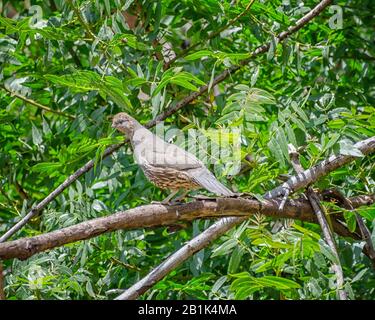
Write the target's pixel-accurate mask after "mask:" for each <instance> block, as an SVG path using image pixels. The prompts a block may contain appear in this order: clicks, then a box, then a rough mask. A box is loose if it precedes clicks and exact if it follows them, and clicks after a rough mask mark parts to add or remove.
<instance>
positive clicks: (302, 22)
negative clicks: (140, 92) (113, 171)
mask: <svg viewBox="0 0 375 320" xmlns="http://www.w3.org/2000/svg"><path fill="white" fill-rule="evenodd" d="M331 1H332V0H323V1H322V2H320V3H319V4H318V5H317V6H316V7H315V8H314V9H313V10H311V11H310V12H309V13H307V14H306V15H305V16H304V17H302V18H301V19H299V20H298V21H297V22H296V24H295V25H294V26H291V27H289V28H288V30H287V31H284V32H282V33H280V34H279V36H278V39H279V40H280V41H281V40H284V39H285V38H287V37H288V36H289V35H291V34H292V33H294V32H296V31H298V30H299V29H300V28H302V27H303V26H304V25H305V24H307V23H308V22H309V21H311V20H312V19H313V18H314V17H315V16H317V15H318V14H319V13H320V12H322V11H323V10H324V8H325V7H326V6H328V4H329V3H330V2H331ZM269 47H270V44H269V43H268V44H265V45H263V46H260V47H258V48H257V49H256V50H255V51H254V52H253V53H252V54H250V58H248V59H245V60H242V61H240V64H239V65H238V66H232V67H230V68H229V69H226V70H224V72H222V73H221V74H219V75H218V76H217V77H216V78H215V79H214V81H213V83H212V85H216V84H218V83H220V82H222V81H224V80H225V79H226V78H227V77H228V76H229V75H230V74H231V73H233V72H235V71H237V70H239V69H240V68H242V67H243V66H244V65H246V64H248V63H249V62H250V61H251V59H252V58H254V57H255V56H257V55H259V54H261V53H264V52H266V51H267V50H268V49H269ZM207 90H208V84H206V85H204V86H202V87H200V88H199V90H198V91H196V92H193V93H191V94H190V95H188V96H186V97H185V98H184V99H182V100H180V101H179V102H178V103H177V104H175V105H172V106H170V107H169V108H168V109H166V110H165V111H164V112H162V113H161V114H159V115H158V116H157V117H155V118H154V119H153V120H151V121H149V122H148V123H147V124H146V125H145V126H146V128H151V127H153V126H155V125H156V123H157V122H159V121H163V120H164V119H166V118H167V117H169V116H170V115H172V114H174V113H176V112H177V111H178V110H180V109H181V108H183V107H185V106H186V105H188V104H189V103H190V102H192V101H193V100H195V99H196V98H197V97H199V96H201V95H202V94H204V93H205V92H206V91H207ZM125 143H126V142H124V143H122V144H118V145H113V146H110V147H108V148H107V149H106V150H105V151H104V153H103V156H102V159H104V158H105V157H107V156H109V155H110V154H112V153H113V152H115V151H116V150H118V149H119V148H120V147H121V146H123V145H124V144H125ZM94 164H95V161H94V160H90V161H89V162H87V163H86V164H85V165H84V166H83V167H81V168H80V169H78V170H77V171H76V172H74V173H73V174H72V175H71V176H69V177H68V178H67V179H66V180H65V181H64V182H63V183H62V184H60V185H59V186H58V187H57V188H56V189H55V190H54V191H53V192H52V193H50V194H49V195H48V196H47V197H46V198H44V199H43V200H42V201H41V202H40V203H38V204H37V205H35V207H34V208H33V209H32V210H30V211H29V212H28V213H27V215H26V216H25V217H24V218H22V219H21V220H20V221H19V222H18V223H16V225H14V226H13V227H12V228H11V229H9V230H8V231H7V232H6V233H5V234H4V235H3V236H2V237H0V243H1V242H4V241H6V240H7V239H9V238H10V237H11V236H12V235H13V234H14V233H16V232H17V231H18V230H20V229H21V228H22V227H23V226H24V225H25V224H26V223H27V222H28V221H29V220H30V219H31V218H32V217H34V216H35V215H36V214H37V213H38V212H39V211H40V210H42V209H44V208H45V206H46V205H47V204H48V203H50V202H51V201H52V200H53V199H55V198H56V197H57V196H58V195H59V194H60V193H61V192H63V191H64V190H65V189H66V188H67V187H69V186H70V185H71V184H72V183H73V182H74V181H76V180H77V179H78V178H79V177H80V176H81V175H83V174H85V173H86V172H88V171H89V170H90V169H92V168H93V167H94Z"/></svg>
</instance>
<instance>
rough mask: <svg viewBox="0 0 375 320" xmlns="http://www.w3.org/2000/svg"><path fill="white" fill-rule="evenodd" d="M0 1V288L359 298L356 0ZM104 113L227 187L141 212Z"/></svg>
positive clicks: (62, 295) (373, 213)
mask: <svg viewBox="0 0 375 320" xmlns="http://www.w3.org/2000/svg"><path fill="white" fill-rule="evenodd" d="M0 12H1V15H0V122H1V124H0V237H1V236H2V238H0V259H2V261H1V260H0V267H1V264H2V268H3V276H1V272H0V297H2V296H3V298H7V299H114V298H116V297H118V298H121V297H122V298H139V299H254V300H256V299H261V300H264V299H374V298H375V292H374V288H375V271H374V266H375V255H374V253H375V251H374V246H375V231H374V230H375V228H374V226H375V223H374V220H375V174H374V172H375V171H374V167H375V161H374V160H375V155H374V151H375V138H374V137H375V70H374V67H375V63H374V62H375V42H374V36H373V35H374V28H375V20H374V19H373V13H374V12H375V2H374V1H372V0H349V1H343V0H342V1H341V0H336V1H330V0H322V1H319V0H306V1H304V2H302V1H298V0H284V1H281V0H277V1H276V0H275V1H264V0H235V1H232V0H231V1H229V0H224V1H213V0H206V1H203V0H202V1H201V0H179V1H175V0H157V1H147V0H126V1H125V0H95V1H87V0H67V1H62V0H25V1H7V0H5V1H2V7H1V6H0ZM118 112H126V113H128V114H130V115H131V116H132V117H134V118H135V119H137V120H138V121H139V122H140V123H141V124H143V125H145V126H146V127H148V128H150V130H151V131H153V132H156V133H159V132H158V130H159V129H160V128H161V129H160V130H162V133H163V138H164V139H166V140H167V141H169V142H173V143H176V144H179V145H180V146H182V147H185V148H187V149H189V148H194V146H196V147H197V149H198V151H199V152H198V156H202V155H203V157H204V156H205V155H206V154H208V155H209V156H208V157H207V158H208V160H207V159H201V160H203V161H205V162H206V164H207V167H208V168H209V169H210V170H211V171H212V172H213V173H214V174H215V176H216V177H217V178H218V180H220V181H221V182H222V183H223V184H225V185H226V186H227V187H229V188H230V189H231V190H233V191H234V192H236V193H239V196H238V197H237V198H233V199H232V198H218V199H215V198H212V197H213V196H212V194H210V193H208V192H205V191H202V190H200V191H193V192H191V193H190V196H192V195H193V196H194V195H195V196H197V199H194V198H187V199H186V201H187V203H186V204H180V205H176V206H173V205H172V206H164V207H162V206H160V205H156V204H155V205H153V204H151V203H152V201H160V200H162V199H164V198H165V197H166V196H167V195H168V192H166V191H163V190H161V189H159V188H157V187H155V186H154V185H153V184H151V183H150V182H149V181H148V179H147V178H146V176H145V175H144V173H143V172H142V170H141V169H140V168H139V166H138V165H137V164H136V163H135V162H134V159H133V154H132V149H131V146H130V144H128V143H127V141H126V137H124V135H122V134H120V133H119V132H117V131H116V130H114V129H113V128H112V127H111V121H112V120H111V119H112V117H113V116H114V115H115V114H116V113H118ZM160 130H159V131H160ZM191 132H194V133H195V134H196V137H195V136H194V137H195V138H194V137H193V138H191V137H190V139H187V140H185V139H183V138H182V139H180V138H181V136H182V137H186V136H189V135H191ZM186 141H188V142H186ZM223 141H227V142H226V143H224V142H223ZM236 141H237V142H238V143H236ZM206 143H208V144H209V146H210V147H207V145H206ZM190 144H192V145H194V146H192V145H190ZM215 145H220V148H221V149H220V154H218V153H217V150H216V149H215V147H214V146H215ZM215 150H216V151H215ZM215 152H216V153H215ZM212 159H214V161H213V160H212ZM236 159H238V160H239V163H238V164H239V167H238V170H237V171H235V172H233V171H231V170H230V166H229V165H228V164H231V163H233V160H236ZM298 174H299V175H298ZM296 177H297V178H296ZM293 179H294V180H293ZM285 181H287V183H285ZM279 186H282V188H281V187H279ZM280 190H281V191H280ZM202 194H204V195H205V196H209V197H211V198H212V199H204V198H199V195H202ZM178 211H180V212H181V215H180V216H176V212H178ZM223 217H226V218H223ZM228 217H229V218H228ZM22 219H23V220H22ZM217 220H218V221H217ZM20 221H21V222H20ZM14 226H16V227H14ZM9 230H11V231H9ZM196 237H198V238H196ZM199 237H200V238H199ZM330 239H331V240H330ZM198 240H199V241H200V240H202V241H201V242H199V241H198ZM194 241H195V242H194ZM187 244H191V247H189V246H187ZM189 248H192V249H191V250H190V251H189ZM168 263H170V266H168ZM155 267H157V268H156V269H155V270H154V271H153V272H154V273H151V274H150V272H151V270H152V269H153V268H155ZM0 270H1V268H0ZM341 277H342V279H341ZM151 278H152V279H153V280H152V279H151ZM142 279H143V280H142ZM142 281H143V282H142ZM2 282H3V283H2ZM136 286H139V287H141V288H142V290H140V291H139V292H138V291H136V290H135V289H134V291H133V289H132V288H135V287H136ZM129 288H130V289H129ZM137 288H138V287H137ZM125 289H129V290H128V291H123V290H125ZM136 292H138V293H136ZM119 295H120V296H119Z"/></svg>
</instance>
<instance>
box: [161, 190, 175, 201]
mask: <svg viewBox="0 0 375 320" xmlns="http://www.w3.org/2000/svg"><path fill="white" fill-rule="evenodd" d="M177 192H178V190H173V191H172V192H171V193H170V195H169V196H168V197H166V198H165V199H164V200H163V201H162V202H161V204H169V202H170V200H171V199H172V198H173V197H174V196H175V195H176V194H177Z"/></svg>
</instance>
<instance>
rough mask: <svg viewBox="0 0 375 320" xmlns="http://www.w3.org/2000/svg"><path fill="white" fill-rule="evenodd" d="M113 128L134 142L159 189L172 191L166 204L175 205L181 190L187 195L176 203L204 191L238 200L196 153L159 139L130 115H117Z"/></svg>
mask: <svg viewBox="0 0 375 320" xmlns="http://www.w3.org/2000/svg"><path fill="white" fill-rule="evenodd" d="M112 128H115V129H117V130H118V131H120V132H121V133H123V134H125V136H127V138H128V139H129V140H130V143H131V146H132V149H133V155H134V159H135V162H136V163H137V164H138V165H139V166H140V168H141V169H142V171H143V172H144V174H145V176H146V177H147V178H148V179H149V180H150V181H151V182H152V183H153V184H154V185H156V186H157V187H159V188H161V189H169V190H170V191H171V193H170V195H169V196H168V197H167V198H166V199H164V200H163V201H162V202H161V203H162V204H170V203H172V202H170V200H171V199H172V198H173V197H174V196H175V195H176V194H177V193H178V192H179V191H180V190H183V191H184V193H183V195H182V196H180V197H179V198H176V199H175V200H174V201H175V202H176V201H180V200H182V199H183V197H184V196H185V195H186V194H187V193H188V192H189V191H191V190H196V189H202V188H203V189H206V190H208V191H210V192H212V193H214V194H215V195H217V196H225V197H232V196H235V193H234V192H232V191H231V190H229V189H228V188H227V187H226V186H224V185H223V184H221V183H220V182H219V181H218V180H217V179H216V177H215V176H214V175H213V174H212V173H211V172H210V171H209V170H208V169H207V168H206V166H205V165H204V164H203V162H202V161H200V160H199V159H198V158H197V157H195V156H194V155H193V154H192V153H190V152H187V151H185V150H184V149H182V148H180V147H179V146H177V145H175V144H172V143H168V142H166V141H164V140H163V139H161V138H159V137H158V136H157V135H155V134H153V133H152V132H151V131H150V130H148V129H147V128H145V127H144V126H142V125H141V124H140V123H139V122H138V121H137V120H136V119H134V118H133V117H131V116H130V115H129V114H127V113H125V112H120V113H118V114H116V115H115V116H114V117H113V119H112Z"/></svg>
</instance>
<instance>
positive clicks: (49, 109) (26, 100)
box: [0, 85, 76, 120]
mask: <svg viewBox="0 0 375 320" xmlns="http://www.w3.org/2000/svg"><path fill="white" fill-rule="evenodd" d="M0 87H1V88H2V89H4V90H5V91H7V92H8V93H10V95H11V96H14V97H16V98H18V99H20V100H22V101H24V102H26V103H28V104H31V105H33V106H34V107H37V108H39V109H42V110H44V111H46V112H50V113H55V114H58V115H60V116H64V117H67V118H69V119H73V120H74V119H75V118H76V117H75V116H73V115H71V114H69V113H65V112H63V111H60V110H54V109H51V108H49V107H47V106H45V105H42V104H40V103H39V102H36V101H34V100H32V99H29V98H26V97H24V96H22V95H20V94H18V93H17V92H13V91H11V90H9V89H8V88H7V87H5V86H3V85H1V86H0Z"/></svg>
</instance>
